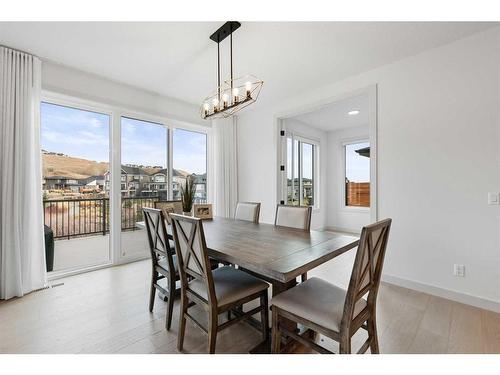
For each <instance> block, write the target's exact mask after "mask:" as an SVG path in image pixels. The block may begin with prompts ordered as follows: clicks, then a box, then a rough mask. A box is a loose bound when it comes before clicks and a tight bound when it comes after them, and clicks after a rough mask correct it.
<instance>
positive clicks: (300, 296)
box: [271, 219, 392, 353]
mask: <svg viewBox="0 0 500 375" xmlns="http://www.w3.org/2000/svg"><path fill="white" fill-rule="evenodd" d="M391 222H392V220H391V219H385V220H381V221H379V222H377V223H374V224H371V225H368V226H366V227H364V228H363V230H362V232H361V238H360V240H359V246H358V250H357V252H356V258H355V260H354V266H353V268H352V273H351V280H350V282H349V287H348V288H347V290H344V289H342V288H339V287H338V286H336V285H334V284H330V283H329V282H327V281H324V280H322V279H319V278H316V277H313V278H311V279H308V280H307V281H305V282H303V283H301V284H299V285H298V286H296V287H295V288H292V289H289V290H287V291H285V292H283V293H281V294H278V295H277V296H276V297H274V298H273V299H272V300H271V304H272V311H273V313H272V314H273V328H272V332H273V336H272V342H273V344H272V349H273V353H279V352H280V342H281V336H282V335H283V336H287V337H291V338H293V339H295V340H297V341H299V342H300V343H302V344H304V345H306V346H309V347H310V348H312V349H314V350H316V351H318V352H320V353H328V352H329V351H328V350H327V349H325V348H324V347H322V346H320V345H318V344H317V343H316V342H313V341H310V340H308V339H306V338H305V337H303V336H299V335H298V334H297V333H296V332H290V331H288V330H287V329H286V327H284V326H282V324H281V322H282V319H283V318H285V319H289V320H292V321H294V322H296V323H300V324H302V325H303V326H305V327H306V328H308V329H310V330H312V331H314V332H318V333H321V334H323V335H325V336H327V337H329V338H331V339H333V340H335V341H338V342H339V348H340V349H339V351H340V353H351V337H352V336H353V335H354V334H355V333H356V332H357V331H358V330H359V329H360V328H364V329H366V330H367V331H368V339H367V340H366V341H365V342H364V343H363V344H362V346H361V348H360V349H359V351H358V353H364V352H366V351H367V350H368V348H370V352H371V353H378V352H379V346H378V337H377V321H376V305H377V294H378V288H379V285H380V276H381V274H382V266H383V264H384V257H385V250H386V247H387V241H388V238H389V230H390V228H391Z"/></svg>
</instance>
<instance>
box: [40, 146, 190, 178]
mask: <svg viewBox="0 0 500 375" xmlns="http://www.w3.org/2000/svg"><path fill="white" fill-rule="evenodd" d="M42 161H43V176H44V177H52V176H65V177H69V178H74V179H82V178H86V177H90V176H102V175H103V174H104V173H106V171H107V170H108V168H109V163H105V162H97V161H94V160H87V159H80V158H75V157H72V156H68V155H64V154H56V153H52V152H47V151H43V152H42ZM142 169H143V170H144V172H146V173H147V174H149V175H152V174H154V173H156V172H158V171H160V170H161V168H152V167H144V168H142ZM175 171H176V172H177V173H176V174H177V175H179V176H183V177H185V176H189V173H188V172H186V171H183V170H180V169H176V170H175Z"/></svg>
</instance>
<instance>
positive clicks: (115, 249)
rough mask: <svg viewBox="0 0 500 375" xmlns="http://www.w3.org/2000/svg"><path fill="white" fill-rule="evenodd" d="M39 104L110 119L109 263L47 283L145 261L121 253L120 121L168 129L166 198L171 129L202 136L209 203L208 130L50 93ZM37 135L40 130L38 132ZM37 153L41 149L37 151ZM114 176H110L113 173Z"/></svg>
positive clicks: (210, 146)
mask: <svg viewBox="0 0 500 375" xmlns="http://www.w3.org/2000/svg"><path fill="white" fill-rule="evenodd" d="M40 102H46V103H50V104H54V105H59V106H64V107H70V108H74V109H80V110H84V111H90V112H97V113H101V114H105V115H108V116H109V117H110V124H109V171H110V175H109V182H108V183H109V186H110V190H109V200H110V225H109V228H110V246H109V248H110V253H111V254H110V262H109V263H106V264H102V265H98V266H91V267H87V268H84V269H78V270H69V271H64V272H60V273H52V274H51V275H50V277H49V279H51V280H52V279H57V278H60V277H65V276H70V275H74V274H79V273H83V272H88V271H91V270H97V269H101V268H106V267H110V266H113V265H118V264H123V263H128V262H133V261H136V260H140V259H146V258H148V257H149V253H148V254H144V255H142V256H140V257H124V256H123V255H122V254H121V253H122V252H121V217H120V216H121V214H120V210H121V201H122V190H121V184H122V181H121V173H120V170H121V118H122V117H128V118H132V119H137V120H139V121H146V122H153V123H155V124H161V125H162V126H165V127H166V128H167V129H168V133H167V134H168V141H167V142H168V143H167V146H168V150H167V151H168V152H167V157H168V170H169V176H168V181H169V183H168V185H169V186H168V191H169V193H168V194H171V192H172V191H173V179H172V165H173V164H172V163H173V153H172V152H173V131H174V130H175V129H182V130H188V131H195V132H198V133H204V134H206V137H207V138H206V140H207V146H206V171H207V172H206V174H207V181H206V195H207V201H208V202H210V201H213V186H212V184H213V165H212V164H213V163H212V159H213V132H212V128H211V127H210V126H203V125H199V124H194V123H190V122H187V121H183V120H178V119H174V118H171V117H168V115H166V116H162V115H154V114H151V113H148V112H143V111H136V110H132V109H130V108H126V107H123V106H119V105H113V104H108V103H106V102H105V101H99V99H97V100H93V99H84V98H83V97H78V96H73V95H68V94H64V93H60V92H56V91H51V90H42V93H41V96H40ZM40 131H41V128H40ZM40 153H41V148H40ZM113 172H114V173H113Z"/></svg>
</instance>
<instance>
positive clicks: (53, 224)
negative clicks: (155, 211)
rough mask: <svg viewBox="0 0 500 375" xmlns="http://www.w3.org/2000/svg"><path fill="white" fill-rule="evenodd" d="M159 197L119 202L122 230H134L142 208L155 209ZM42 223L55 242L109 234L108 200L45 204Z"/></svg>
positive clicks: (59, 200)
mask: <svg viewBox="0 0 500 375" xmlns="http://www.w3.org/2000/svg"><path fill="white" fill-rule="evenodd" d="M156 201H158V197H148V198H128V197H123V198H121V228H122V230H135V229H137V226H136V223H137V222H138V221H142V220H143V216H142V207H154V202H156ZM43 211H44V223H45V225H47V226H49V227H50V228H51V229H52V231H53V232H54V238H68V239H69V238H71V237H79V236H88V235H96V234H102V235H106V233H108V232H109V223H110V219H109V212H110V210H109V198H82V199H80V198H79V199H56V200H52V199H50V200H44V201H43Z"/></svg>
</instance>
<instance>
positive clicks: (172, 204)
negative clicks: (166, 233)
mask: <svg viewBox="0 0 500 375" xmlns="http://www.w3.org/2000/svg"><path fill="white" fill-rule="evenodd" d="M154 206H155V208H156V209H159V210H162V211H163V215H164V216H165V219H166V220H167V223H168V224H171V223H172V221H171V220H170V214H172V213H174V214H182V201H180V200H179V201H157V202H154Z"/></svg>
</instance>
